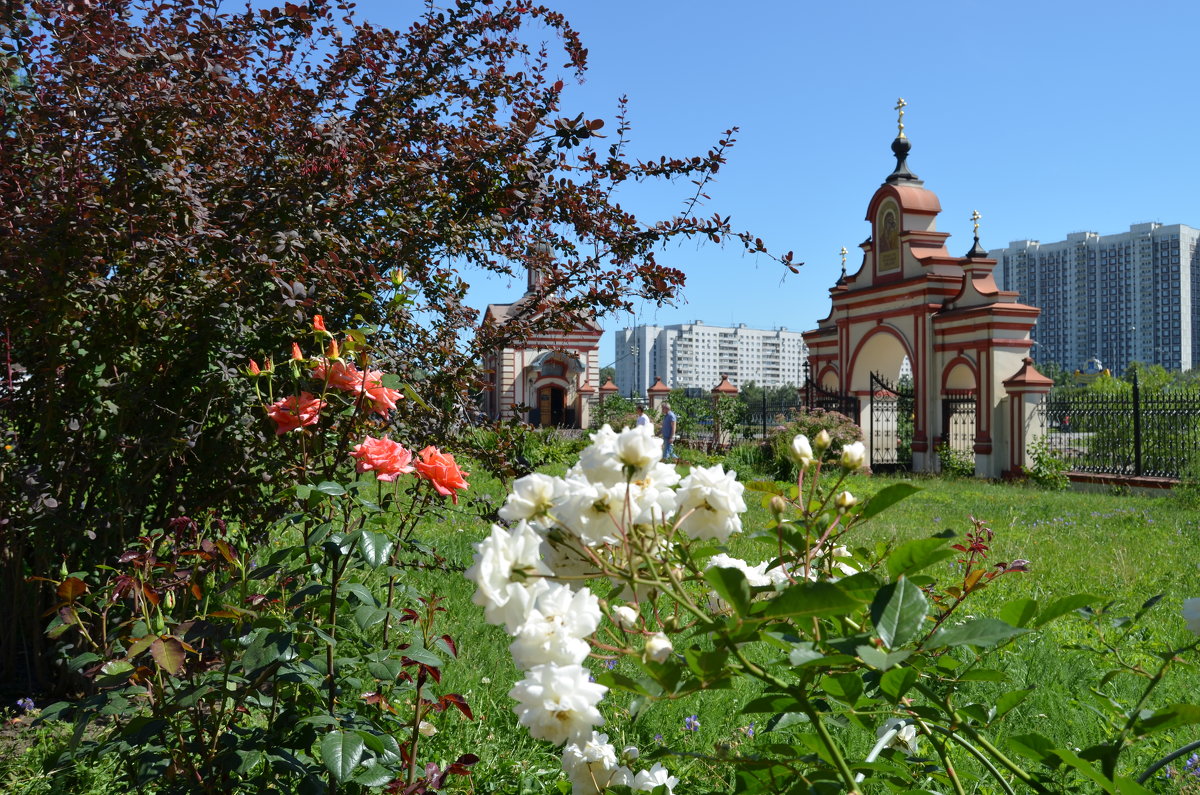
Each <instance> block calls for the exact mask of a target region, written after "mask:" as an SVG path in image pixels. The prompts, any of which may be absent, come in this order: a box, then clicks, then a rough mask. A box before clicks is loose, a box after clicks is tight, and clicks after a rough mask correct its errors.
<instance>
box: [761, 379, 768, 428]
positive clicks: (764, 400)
mask: <svg viewBox="0 0 1200 795" xmlns="http://www.w3.org/2000/svg"><path fill="white" fill-rule="evenodd" d="M762 438H764V439H766V438H767V390H766V389H765V388H764V389H763V393H762Z"/></svg>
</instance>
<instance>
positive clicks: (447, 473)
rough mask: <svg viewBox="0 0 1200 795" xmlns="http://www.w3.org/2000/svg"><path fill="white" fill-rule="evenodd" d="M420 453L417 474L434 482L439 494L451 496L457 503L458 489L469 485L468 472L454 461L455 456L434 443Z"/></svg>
mask: <svg viewBox="0 0 1200 795" xmlns="http://www.w3.org/2000/svg"><path fill="white" fill-rule="evenodd" d="M419 455H420V456H421V460H420V461H417V464H416V467H417V474H418V475H420V476H421V477H423V478H425V479H426V480H428V481H429V482H430V483H432V484H433V487H434V488H435V489H437V493H438V494H441V495H442V496H443V497H449V498H450V499H452V500H454V504H455V505H457V504H458V491H459V490H460V489H465V488H466V487H467V481H466V480H465V477H466V473H465V472H463V471H462V470H461V469H459V468H458V464H456V463H454V456H452V455H450V454H449V453H443V452H442V451H441V450H439V449H437V448H436V447H433V446H432V445H430V446H429V447H426V448H425V449H424V450H422V451H421V452H420V454H419Z"/></svg>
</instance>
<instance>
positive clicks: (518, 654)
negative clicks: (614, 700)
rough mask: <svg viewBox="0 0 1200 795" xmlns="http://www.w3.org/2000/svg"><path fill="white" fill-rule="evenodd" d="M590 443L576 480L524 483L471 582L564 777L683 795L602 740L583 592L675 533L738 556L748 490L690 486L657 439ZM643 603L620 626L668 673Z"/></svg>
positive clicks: (727, 476) (784, 580) (787, 572)
mask: <svg viewBox="0 0 1200 795" xmlns="http://www.w3.org/2000/svg"><path fill="white" fill-rule="evenodd" d="M591 439H592V444H591V445H590V446H588V447H587V449H585V450H584V451H583V452H582V453H581V454H580V457H579V462H578V463H577V464H576V465H575V466H574V467H572V468H571V469H570V470H568V472H567V474H566V475H565V476H564V477H561V478H559V477H550V476H547V475H541V474H533V475H528V476H526V477H523V478H521V479H520V480H517V481H516V483H514V485H513V491H512V493H511V494H510V495H509V496H508V499H507V501H506V502H505V504H504V507H502V508H501V509H500V517H501V518H502V519H504V520H505V521H506V522H508V523H509V525H510V529H507V530H506V529H505V528H503V527H500V526H499V525H495V526H493V527H492V532H491V535H489V536H488V537H487V538H486V539H484V540H483V541H481V542H480V543H478V544H476V545H475V560H474V564H473V565H472V566H471V568H469V569H468V570H467V572H466V576H467V577H468V578H469V579H471V580H473V581H474V582H475V584H476V586H477V587H476V591H475V595H474V596H473V601H474V603H475V604H477V605H479V606H480V607H482V608H483V609H484V616H485V618H486V619H487V621H489V622H490V623H492V624H498V625H502V626H503V627H504V628H505V630H506V631H507V632H508V634H509V635H510V636H511V637H512V638H513V641H512V643H511V645H510V646H509V650H510V651H511V652H512V656H513V661H514V662H515V663H516V665H517V667H518V668H520V669H521V670H522V671H524V672H525V678H524V679H522V680H521V681H520V682H518V683H517V684H516V685H515V686H514V687H513V688H512V690H511V691H509V696H510V697H511V698H512V699H513V700H515V701H516V702H517V705H516V706H515V707H514V708H513V711H514V712H515V713H516V714H517V717H518V719H519V721H520V723H521V725H523V726H525V727H526V728H527V729H529V733H530V735H531V736H533V737H535V738H538V739H542V740H547V741H549V742H551V743H554V744H555V745H560V744H561V745H564V748H563V753H562V765H563V770H564V771H565V772H566V774H567V777H568V778H569V779H570V781H571V792H572V795H600V793H603V792H605V791H606V789H607V788H608V787H609V786H613V785H623V786H627V787H630V788H631V789H633V790H635V791H638V790H640V791H647V792H648V791H651V790H653V789H655V788H656V787H659V786H662V785H666V787H667V789H668V791H673V790H674V787H675V784H676V783H678V779H676V778H675V777H674V776H672V775H670V773H669V771H667V769H666V768H664V767H663V766H662V765H661V764H657V763H656V764H655V765H654V766H653V767H651V768H649V769H647V770H641V771H638V772H634V771H633V770H632V769H630V768H629V767H627V766H626V765H624V764H622V762H633V761H634V760H636V759H637V756H638V753H637V749H636V748H634V747H632V746H631V747H629V748H626V749H625V750H624V751H623V752H622V753H621V754H620V755H618V753H617V750H616V748H615V747H614V746H613V745H612V744H611V743H609V741H608V735H605V734H598V733H597V732H596V731H595V727H596V726H601V725H603V724H604V718H603V716H602V715H601V714H600V711H599V709H598V705H599V703H600V700H601V699H602V698H603V696H604V694H605V692H606V691H607V688H605V687H604V686H603V685H600V684H597V683H596V682H594V681H592V677H591V676H590V675H589V673H588V670H587V669H586V668H585V667H584V666H583V662H584V659H585V658H586V657H587V656H588V654H589V652H590V650H591V646H590V644H589V642H588V638H589V637H591V636H592V635H593V634H594V633H595V632H596V630H597V628H598V627H599V625H600V621H601V618H602V612H601V608H600V602H599V600H598V599H597V598H596V596H595V595H594V594H592V592H591V591H590V590H589V589H588V588H586V587H580V588H575V587H573V586H572V585H571V583H572V582H577V581H578V580H579V579H581V578H586V577H589V576H596V575H599V574H601V573H602V571H603V570H604V568H605V567H606V566H609V565H611V566H614V567H616V568H618V569H625V570H628V569H630V568H636V564H637V562H638V561H640V560H644V559H646V558H651V559H656V558H661V557H663V556H664V554H665V553H667V552H669V544H670V539H671V538H672V537H674V535H675V534H676V533H679V534H682V535H683V536H686V537H688V538H692V539H712V540H716V541H718V542H720V543H725V542H726V541H727V540H728V539H729V537H730V536H731V535H733V534H734V533H737V532H740V531H741V529H742V520H741V514H742V513H744V512H745V510H746V503H745V500H744V499H743V496H742V495H743V491H744V487H743V486H742V484H740V483H738V481H737V478H736V473H734V472H726V471H725V470H724V468H722V467H721V466H720V465H717V466H713V467H693V468H692V470H691V472H690V473H689V475H688V476H687V477H686V478H683V479H682V480H681V479H680V477H679V473H678V472H677V471H676V470H675V467H674V466H671V465H669V464H665V463H663V462H662V460H661V459H662V439H660V438H658V437H656V436H654V435H653V433H652V432H651V430H650V428H649V426H641V427H636V428H632V429H628V428H627V429H625V430H623V431H621V432H620V433H618V432H616V431H613V430H612V428H610V427H609V426H607V425H605V426H604V427H603V428H601V429H600V430H599V431H598V432H596V433H594V434H592V435H591ZM829 443H830V440H829V436H828V434H827V433H824V432H822V434H818V436H817V438H816V439H815V444H810V443H809V441H808V439H807V438H805V437H803V436H798V437H796V439H795V440H794V441H793V443H792V454H793V456H795V457H796V459H797V461H798V462H800V463H801V466H802V467H807V466H809V465H811V463H812V462H813V460H814V450H813V448H814V446H815V447H816V448H817V453H818V454H819V453H821V452H823V451H824V450H826V449H827V448H828V447H829ZM864 461H865V451H864V449H863V445H862V443H861V442H858V443H855V444H850V445H847V446H846V447H845V448H844V449H843V450H842V454H841V457H840V460H839V463H840V465H841V466H842V467H843V468H844V469H845V470H846V471H848V472H849V471H853V470H855V469H858V468H860V467H861V466H862V465H863V463H864ZM857 502H858V500H857V499H856V498H855V497H854V496H853V495H851V494H850V493H849V492H843V493H842V494H840V495H838V497H837V500H836V504H837V507H838V509H839V510H840V511H843V512H844V511H846V510H847V509H849V508H850V507H852V506H853V505H854V504H855V503H857ZM823 554H826V550H813V551H812V552H811V553H810V560H809V563H810V564H811V562H812V561H813V560H815V559H817V558H819V557H821V556H822V555H823ZM828 554H829V555H830V557H831V559H834V561H833V564H832V565H833V568H834V569H836V570H837V571H839V572H841V573H843V574H847V575H849V574H853V573H855V569H854V568H853V567H852V566H850V565H848V564H846V563H844V562H841V561H836V559H837V558H843V557H846V556H848V555H849V553H848V552H847V551H846V550H845V549H844V548H842V547H836V548H834V549H831V550H828ZM708 565H709V566H722V567H733V568H737V569H740V570H741V571H742V572H743V573H744V574H745V576H746V580H747V582H749V584H750V585H751V586H768V585H771V586H774V587H776V588H783V587H786V585H787V584H788V583H790V582H794V581H795V580H796V579H797V578H803V577H804V576H805V574H806V572H805V571H804V569H805V568H807V569H808V571H807V576H808V577H809V578H815V577H816V569H815V567H813V566H811V565H809V566H807V567H805V566H796V565H795V564H793V565H792V567H791V568H790V569H789V568H787V567H785V566H782V565H781V566H776V567H774V568H772V569H769V570H768V569H767V565H768V564H767V563H765V562H764V563H760V564H758V565H756V566H752V565H750V564H749V563H747V562H745V561H743V560H739V559H737V558H731V557H729V556H728V555H725V554H719V555H715V556H713V557H712V558H710V560H709V564H708ZM638 596H639V593H638V592H636V591H634V590H631V589H630V590H627V598H629V599H630V600H631V601H632V602H633V604H623V605H618V606H615V607H613V608H612V609H611V614H610V615H611V619H612V621H613V622H614V623H615V624H616V626H617V627H618V628H620V630H622V631H623V632H625V633H628V634H630V635H633V636H639V635H640V636H643V637H644V638H645V640H644V645H643V648H642V656H643V658H644V659H646V660H648V661H649V660H653V661H656V662H660V663H661V662H665V661H666V660H668V659H670V657H671V655H672V654H674V648H673V647H672V645H671V640H670V638H669V637H668V636H667V635H666V634H664V633H662V632H651V631H649V630H647V629H646V628H645V625H644V624H643V622H642V616H641V612H640V610H639V609H638V606H637V604H636V602H637V600H638Z"/></svg>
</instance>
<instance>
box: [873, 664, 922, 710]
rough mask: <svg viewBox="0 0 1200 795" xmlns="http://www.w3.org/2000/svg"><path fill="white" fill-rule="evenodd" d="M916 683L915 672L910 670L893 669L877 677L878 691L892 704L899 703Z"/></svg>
mask: <svg viewBox="0 0 1200 795" xmlns="http://www.w3.org/2000/svg"><path fill="white" fill-rule="evenodd" d="M916 683H917V672H916V671H915V670H913V669H912V668H893V669H892V670H890V671H887V672H886V673H884V675H883V676H881V677H879V689H880V690H882V691H883V694H884V695H886V696H887V697H888V700H889V701H891V702H892V703H893V704H897V703H899V702H900V699H902V698H904V694H905V693H907V692H908V691H909V690H910V689H911V688H912V686H913V685H915V684H916Z"/></svg>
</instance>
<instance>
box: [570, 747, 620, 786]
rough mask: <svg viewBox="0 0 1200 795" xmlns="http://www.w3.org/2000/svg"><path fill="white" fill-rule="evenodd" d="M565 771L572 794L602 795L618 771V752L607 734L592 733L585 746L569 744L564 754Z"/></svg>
mask: <svg viewBox="0 0 1200 795" xmlns="http://www.w3.org/2000/svg"><path fill="white" fill-rule="evenodd" d="M562 766H563V772H565V773H566V774H567V778H568V779H570V781H571V795H599V794H600V793H602V792H604V790H605V788H607V787H608V785H609V784H611V783H613V782H612V779H613V775H614V774H615V773H616V772H617V753H616V749H615V748H614V747H613V746H612V745H611V744H610V743H609V742H608V735H607V734H597V733H596V732H594V731H593V732H592V736H591V738H590V739H589V740H588V741H587V742H585V743H583V744H581V745H580V744H576V743H567V744H566V745H565V746H564V747H563V752H562Z"/></svg>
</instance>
